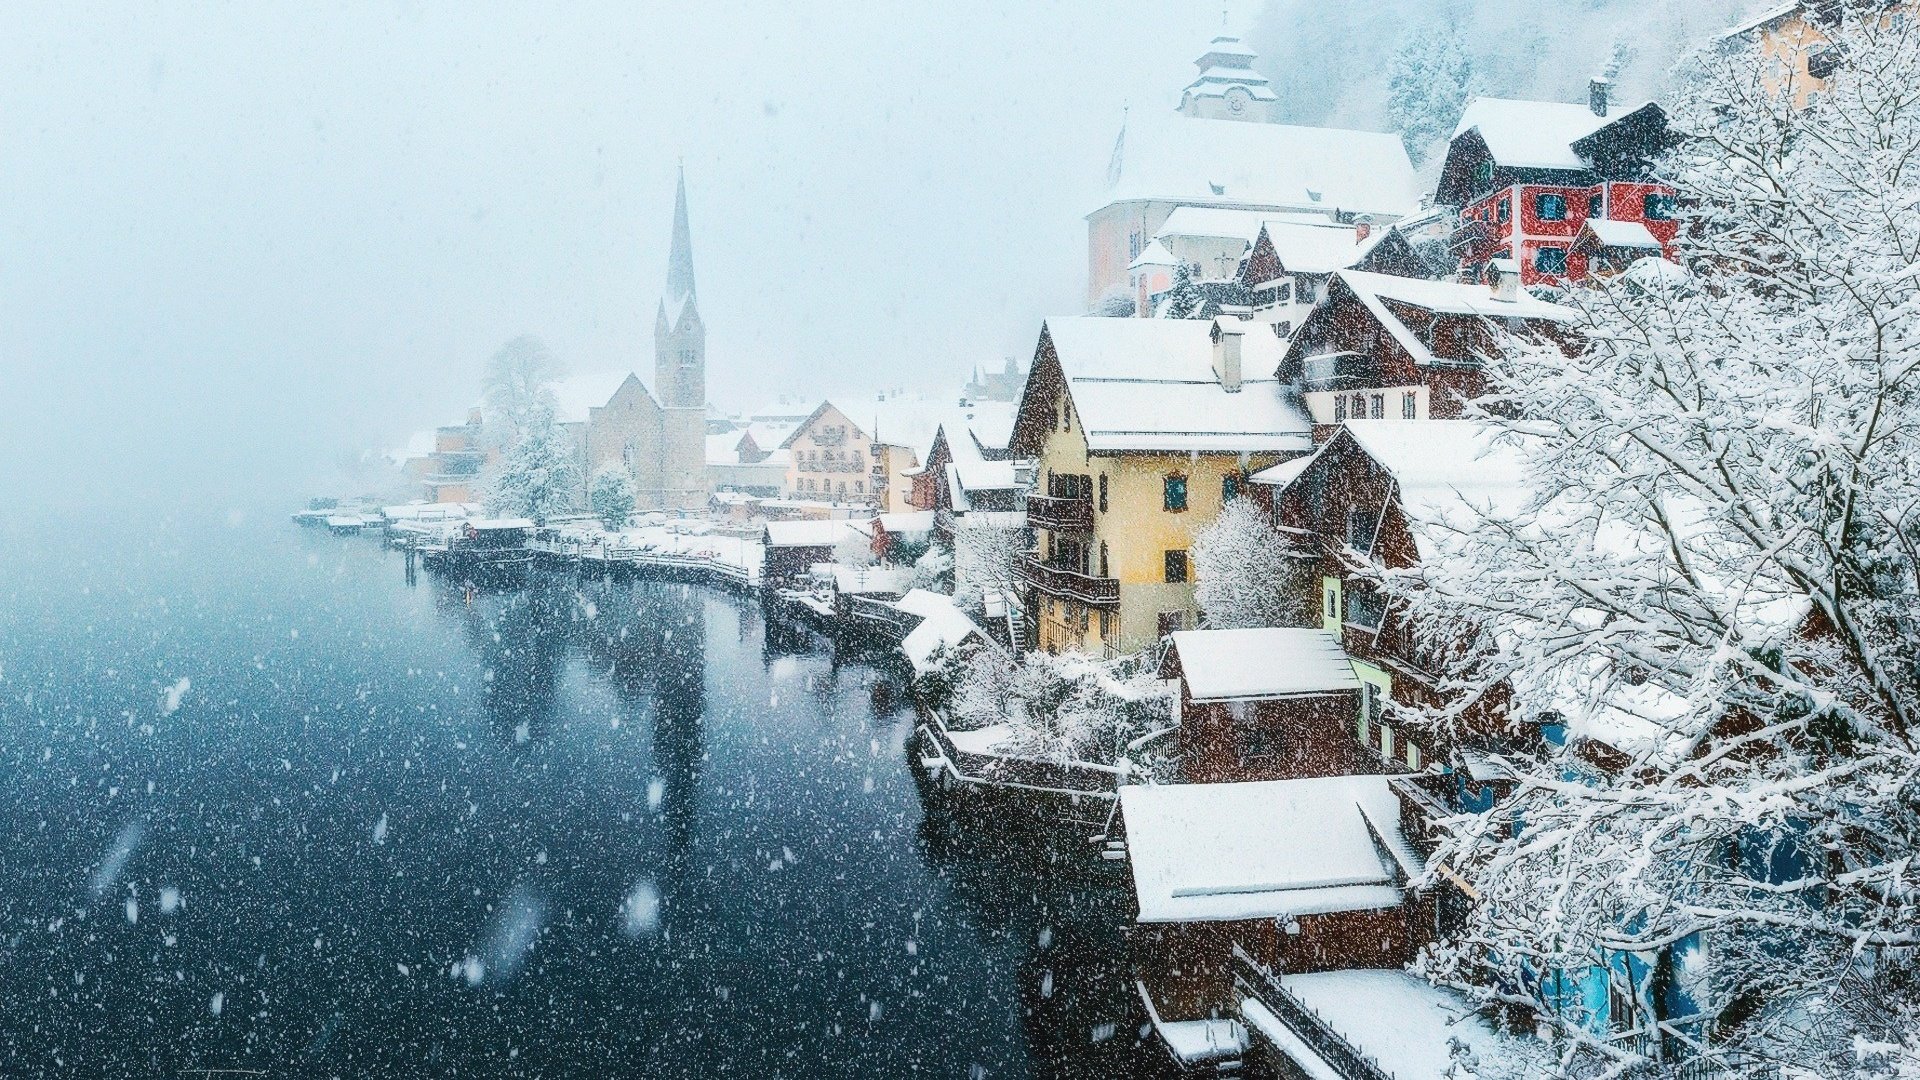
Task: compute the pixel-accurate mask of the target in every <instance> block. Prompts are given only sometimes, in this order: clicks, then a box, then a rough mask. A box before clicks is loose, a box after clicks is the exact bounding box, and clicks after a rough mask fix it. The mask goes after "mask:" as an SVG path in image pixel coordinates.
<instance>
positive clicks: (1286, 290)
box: [1273, 281, 1293, 304]
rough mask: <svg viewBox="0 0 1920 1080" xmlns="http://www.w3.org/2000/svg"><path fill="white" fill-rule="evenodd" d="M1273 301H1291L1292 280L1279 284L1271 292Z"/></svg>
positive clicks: (1277, 302)
mask: <svg viewBox="0 0 1920 1080" xmlns="http://www.w3.org/2000/svg"><path fill="white" fill-rule="evenodd" d="M1273 302H1274V303H1276V304H1291V303H1293V282H1291V281H1289V282H1287V283H1286V284H1284V285H1282V286H1280V288H1279V289H1278V290H1276V291H1275V292H1274V294H1273Z"/></svg>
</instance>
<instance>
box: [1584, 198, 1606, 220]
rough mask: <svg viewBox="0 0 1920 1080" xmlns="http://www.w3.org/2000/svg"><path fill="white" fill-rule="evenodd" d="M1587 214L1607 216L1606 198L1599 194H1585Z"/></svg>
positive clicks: (1590, 215) (1589, 215)
mask: <svg viewBox="0 0 1920 1080" xmlns="http://www.w3.org/2000/svg"><path fill="white" fill-rule="evenodd" d="M1587 216H1588V217H1605V216H1607V200H1606V199H1605V198H1602V197H1601V196H1599V195H1589V196H1587Z"/></svg>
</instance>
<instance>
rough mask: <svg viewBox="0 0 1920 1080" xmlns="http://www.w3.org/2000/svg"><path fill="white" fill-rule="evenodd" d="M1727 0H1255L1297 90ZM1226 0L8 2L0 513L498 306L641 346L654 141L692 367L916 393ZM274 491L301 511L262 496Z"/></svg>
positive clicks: (423, 348)
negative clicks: (677, 179) (690, 264)
mask: <svg viewBox="0 0 1920 1080" xmlns="http://www.w3.org/2000/svg"><path fill="white" fill-rule="evenodd" d="M1752 6H1753V4H1752V3H1751V2H1750V0H1372V2H1369V3H1367V4H1365V5H1349V4H1329V3H1325V2H1323V0H1268V2H1267V3H1265V4H1264V5H1259V4H1256V3H1254V2H1253V0H1242V2H1240V3H1237V4H1233V5H1229V7H1228V9H1227V11H1226V12H1225V20H1224V21H1225V24H1226V25H1227V26H1229V27H1230V28H1232V29H1234V30H1236V31H1240V32H1242V33H1244V35H1245V36H1246V38H1247V40H1248V42H1249V43H1250V44H1251V45H1253V46H1254V47H1255V48H1256V49H1258V50H1259V51H1260V53H1261V58H1260V62H1259V64H1258V67H1259V68H1260V70H1262V71H1263V72H1264V73H1265V74H1267V75H1268V76H1270V77H1271V78H1273V80H1274V81H1275V88H1276V90H1278V91H1279V93H1280V94H1281V96H1282V100H1283V102H1284V108H1285V112H1286V116H1287V118H1288V119H1289V120H1290V121H1292V122H1297V123H1311V124H1332V125H1342V126H1357V127H1368V128H1377V129H1384V128H1387V127H1389V126H1390V124H1389V122H1388V111H1387V101H1388V93H1387V77H1386V74H1385V72H1386V69H1387V67H1388V66H1390V65H1389V63H1388V61H1389V60H1390V58H1391V57H1392V56H1393V55H1394V53H1395V52H1396V50H1398V49H1400V48H1401V47H1402V45H1403V44H1404V43H1405V42H1407V41H1409V40H1418V39H1420V38H1421V36H1422V35H1428V34H1431V33H1432V32H1433V31H1434V30H1435V28H1441V27H1453V28H1455V30H1456V31H1457V34H1458V38H1459V40H1460V41H1461V42H1462V44H1463V49H1464V57H1465V60H1466V63H1467V65H1468V66H1469V67H1470V68H1471V86H1472V87H1473V88H1474V89H1475V90H1476V91H1478V92H1481V93H1491V94H1500V95H1508V96H1539V97H1549V98H1561V99H1565V100H1581V99H1583V97H1584V92H1585V91H1584V88H1585V85H1586V81H1587V78H1588V77H1589V76H1590V75H1592V74H1593V73H1594V72H1595V71H1596V70H1598V69H1599V68H1600V67H1601V66H1602V65H1603V64H1604V63H1605V62H1606V61H1607V60H1608V58H1609V57H1610V56H1611V55H1613V53H1614V46H1615V44H1616V39H1617V37H1618V35H1619V34H1620V33H1622V32H1626V33H1629V34H1631V35H1632V41H1631V42H1630V45H1631V46H1632V49H1631V51H1630V52H1629V53H1628V54H1626V55H1625V57H1624V65H1623V66H1622V68H1621V74H1620V83H1621V86H1620V92H1621V94H1622V95H1623V96H1624V97H1645V96H1649V95H1651V94H1653V93H1655V92H1657V90H1658V88H1659V85H1660V81H1661V78H1662V76H1663V74H1664V73H1665V71H1666V70H1667V68H1668V66H1669V65H1670V64H1671V62H1672V60H1673V59H1674V58H1675V56H1676V55H1677V54H1678V52H1679V51H1680V50H1681V49H1682V48H1683V47H1684V46H1685V45H1686V44H1687V43H1689V42H1690V41H1693V40H1697V39H1699V38H1700V37H1702V36H1705V35H1708V34H1711V33H1713V32H1715V31H1716V30H1718V29H1720V28H1722V27H1724V26H1726V25H1727V24H1728V23H1729V22H1730V21H1732V19H1733V18H1735V17H1736V16H1737V15H1739V14H1742V13H1744V12H1745V11H1746V10H1747V9H1748V8H1750V7H1752ZM1222 16H1223V12H1222V8H1221V6H1220V5H1219V4H1217V3H1204V2H1203V3H1182V2H1176V0H1128V2H1125V3H1116V2H1113V0H1043V2H1014V3H1003V4H992V5H988V4H970V5H905V4H893V3H882V2H877V0H836V2H834V3H831V4H828V3H804V4H763V3H752V4H739V5H709V4H692V3H685V4H667V3H645V4H634V3H615V2H606V3H571V4H565V5H545V4H542V5H535V4H509V3H488V4H452V3H430V2H422V0H396V2H392V3H350V4H339V5H328V6H325V7H321V6H319V5H310V6H294V5H259V4H252V3H204V4H185V3H181V4H172V5H168V6H166V7H165V8H164V9H163V8H159V7H155V6H146V5H134V4H131V3H126V4H80V3H58V4H31V3H24V2H18V3H14V4H10V5H9V7H8V17H7V19H6V27H7V33H6V34H4V35H0V462H4V464H0V514H6V515H10V516H17V515H18V514H19V513H21V512H22V510H23V508H29V507H50V508H61V507H70V506H101V505H126V506H148V505H160V506H165V505H178V504H194V505H207V506H213V507H222V506H226V507H241V506H245V507H248V508H255V507H265V508H271V507H272V506H273V505H274V502H275V501H278V502H281V503H286V502H288V501H289V500H295V499H302V498H304V497H305V496H306V495H308V494H315V493H319V492H320V491H322V490H324V489H326V488H327V486H328V485H330V484H333V483H334V482H335V476H336V471H335V466H336V463H337V462H338V461H339V460H340V459H341V458H342V456H343V455H350V454H352V453H354V452H356V451H359V450H362V449H365V448H368V447H392V446H398V445H399V444H400V443H401V442H403V441H404V439H405V438H406V436H407V434H408V433H410V432H412V431H415V430H420V429H423V428H427V427H431V426H433V425H436V424H441V423H448V422H455V421H458V420H459V419H461V418H462V415H463V411H464V407H465V405H466V404H467V403H469V402H471V401H473V400H475V399H477V398H478V396H479V380H480V374H481V371H482V369H483V367H484V365H485V361H486V358H487V356H488V355H489V354H491V353H492V352H493V351H494V350H495V349H496V348H497V347H498V346H499V345H500V344H501V343H502V342H504V341H506V340H507V339H509V338H512V337H514V336H517V335H520V334H533V335H535V336H538V337H539V338H541V339H542V340H544V341H545V342H546V343H547V344H548V345H549V346H550V347H551V348H552V350H553V351H554V353H555V354H556V355H557V356H558V357H559V358H560V360H561V361H562V362H563V363H564V364H565V365H566V366H567V367H568V368H570V369H571V370H573V371H598V370H605V369H609V368H615V367H631V368H633V369H634V370H637V371H639V372H640V373H641V374H642V375H643V376H647V377H650V375H651V370H652V319H653V312H654V304H655V302H656V300H657V298H658V297H659V295H660V290H661V285H662V282H663V279H664V276H665V263H666V246H667V240H668V228H669V224H670V214H671V209H672V194H673V176H674V169H675V166H676V164H678V163H679V162H681V161H683V160H684V162H685V166H686V170H687V182H688V189H689V200H690V203H691V210H692V219H693V242H694V256H695V261H696V264H697V267H698V275H699V289H700V310H701V314H702V315H703V317H705V319H706V320H707V322H708V328H709V347H708V380H709V388H710V392H711V396H712V398H713V400H714V401H715V402H716V403H718V404H720V405H722V406H723V407H728V408H739V409H746V408H751V407H754V406H757V405H759V404H762V403H763V402H765V401H766V400H767V399H769V398H771V397H772V396H773V395H774V394H776V393H778V392H781V391H791V392H794V393H798V394H801V395H803V396H807V397H812V398H816V399H817V398H818V397H820V396H823V395H828V394H846V393H851V392H862V393H864V392H871V391H873V390H876V389H881V388H891V387H906V388H914V389H921V390H926V391H928V392H933V393H939V394H946V393H952V392H954V391H956V390H957V388H958V384H959V382H960V381H961V380H962V379H963V378H964V377H965V375H966V373H967V372H968V370H969V369H970V368H971V367H972V365H973V364H975V363H980V364H983V365H984V364H995V365H997V364H999V363H1001V362H1002V361H1003V360H1004V358H1005V357H1006V356H1008V355H1017V356H1019V357H1020V358H1021V359H1022V360H1023V361H1024V360H1025V359H1026V358H1027V356H1028V354H1029V353H1030V352H1031V350H1032V347H1033V342H1034V338H1035V337H1036V335H1037V331H1038V327H1039V321H1040V319H1042V318H1043V317H1045V316H1046V315H1048V314H1053V313H1060V312H1074V311H1077V310H1079V309H1080V307H1081V304H1082V300H1083V298H1084V295H1085V294H1084V275H1085V263H1086V238H1085V227H1084V224H1083V222H1082V216H1083V215H1084V214H1086V213H1087V212H1089V211H1090V210H1092V209H1094V208H1095V206H1096V205H1098V201H1099V199H1100V194H1101V182H1102V179H1103V176H1104V171H1105V164H1106V161H1107V157H1108V153H1109V151H1110V150H1111V147H1112V143H1113V138H1114V135H1115V133H1116V132H1117V131H1118V129H1119V125H1120V122H1121V118H1122V115H1123V108H1125V107H1128V106H1130V107H1132V108H1136V109H1142V110H1147V109H1152V110H1164V109H1171V108H1172V107H1173V105H1174V104H1175V101H1176V99H1177V95H1178V92H1179V90H1180V88H1181V87H1182V86H1184V85H1185V84H1186V83H1187V82H1188V81H1189V80H1190V78H1191V77H1192V73H1193V68H1192V60H1193V58H1194V57H1195V56H1196V55H1198V54H1199V52H1200V51H1201V48H1202V46H1203V45H1204V44H1205V42H1206V40H1207V39H1208V38H1209V37H1210V36H1211V35H1212V34H1213V33H1215V32H1217V30H1218V29H1219V27H1220V26H1221V25H1222V23H1223V17H1222ZM287 508H291V506H290V504H289V506H288V507H287Z"/></svg>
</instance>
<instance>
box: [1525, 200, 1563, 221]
mask: <svg viewBox="0 0 1920 1080" xmlns="http://www.w3.org/2000/svg"><path fill="white" fill-rule="evenodd" d="M1533 213H1534V216H1536V217H1538V218H1539V219H1540V220H1541V221H1565V220H1567V197H1566V196H1565V195H1550V194H1542V195H1535V196H1534V197H1533Z"/></svg>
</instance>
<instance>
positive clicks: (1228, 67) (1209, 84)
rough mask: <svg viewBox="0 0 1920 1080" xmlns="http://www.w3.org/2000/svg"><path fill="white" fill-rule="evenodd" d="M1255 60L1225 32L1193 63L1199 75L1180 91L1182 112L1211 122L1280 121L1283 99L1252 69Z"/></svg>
mask: <svg viewBox="0 0 1920 1080" xmlns="http://www.w3.org/2000/svg"><path fill="white" fill-rule="evenodd" d="M1223 18H1224V16H1223ZM1256 59H1258V57H1257V56H1256V54H1255V53H1254V51H1253V50H1252V49H1249V48H1247V47H1246V45H1245V44H1243V43H1242V42H1241V40H1240V39H1239V37H1237V36H1235V35H1234V34H1233V33H1232V32H1230V31H1228V30H1226V29H1225V28H1222V29H1221V31H1220V33H1219V34H1218V35H1217V36H1215V37H1214V39H1213V40H1212V41H1210V42H1208V43H1207V48H1206V51H1205V52H1202V53H1201V54H1200V56H1199V58H1197V59H1196V60H1194V62H1193V66H1194V67H1195V68H1197V69H1199V74H1198V75H1196V76H1195V77H1194V80H1193V81H1192V82H1191V83H1188V84H1187V88H1186V89H1185V90H1183V91H1181V93H1180V111H1181V112H1182V113H1184V114H1185V115H1187V116H1197V117H1201V118H1203V119H1208V120H1255V121H1264V122H1266V123H1272V122H1274V121H1275V120H1277V119H1278V116H1277V115H1276V114H1277V111H1278V108H1277V107H1278V105H1279V102H1280V98H1279V96H1278V95H1277V94H1275V93H1274V92H1273V86H1272V85H1271V84H1270V83H1269V82H1268V81H1267V77H1266V76H1265V75H1262V74H1260V73H1259V72H1258V71H1255V70H1254V69H1253V62H1254V61H1255V60H1256Z"/></svg>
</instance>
